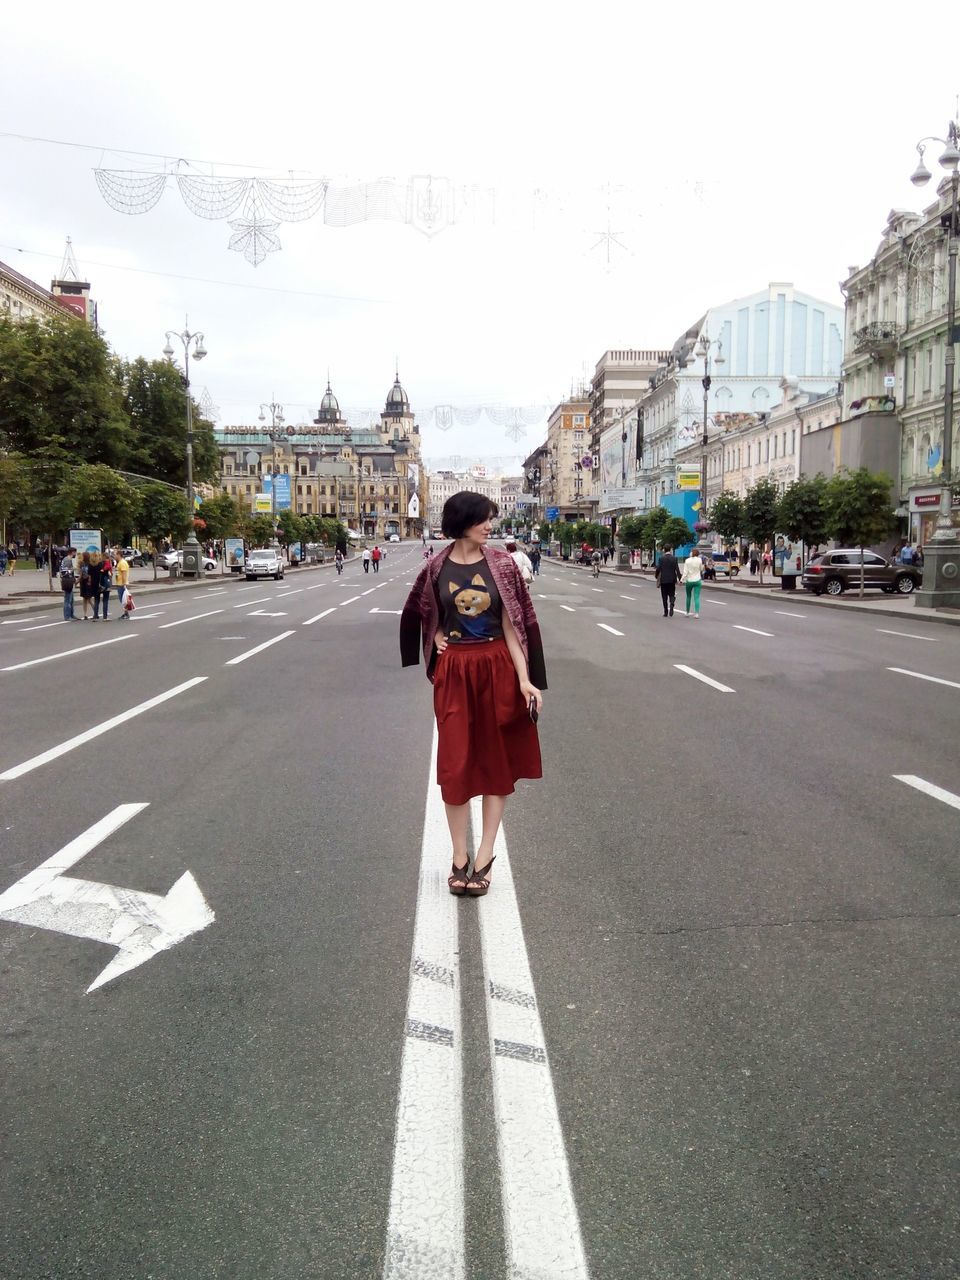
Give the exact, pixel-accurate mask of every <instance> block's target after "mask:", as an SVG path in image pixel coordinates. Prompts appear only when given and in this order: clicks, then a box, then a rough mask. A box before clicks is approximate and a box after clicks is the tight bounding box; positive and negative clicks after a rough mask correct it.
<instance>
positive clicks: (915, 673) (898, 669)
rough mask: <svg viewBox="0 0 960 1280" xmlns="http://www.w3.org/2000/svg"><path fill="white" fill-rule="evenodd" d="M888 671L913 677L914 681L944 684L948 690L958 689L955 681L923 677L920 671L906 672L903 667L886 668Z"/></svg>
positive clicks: (959, 686)
mask: <svg viewBox="0 0 960 1280" xmlns="http://www.w3.org/2000/svg"><path fill="white" fill-rule="evenodd" d="M887 670H888V671H896V672H897V674H898V675H901V676H913V678H914V679H915V680H929V681H930V683H931V684H945V685H947V686H948V687H949V688H950V689H960V684H958V683H957V682H956V680H941V678H940V677H939V676H925V675H924V674H923V672H921V671H908V670H907V669H906V668H905V667H887Z"/></svg>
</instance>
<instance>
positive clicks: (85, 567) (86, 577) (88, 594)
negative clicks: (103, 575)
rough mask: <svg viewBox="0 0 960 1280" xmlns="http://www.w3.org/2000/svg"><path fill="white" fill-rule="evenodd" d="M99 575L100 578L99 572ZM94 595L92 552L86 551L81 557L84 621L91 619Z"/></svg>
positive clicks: (81, 597)
mask: <svg viewBox="0 0 960 1280" xmlns="http://www.w3.org/2000/svg"><path fill="white" fill-rule="evenodd" d="M97 576H98V578H99V574H98V575H97ZM93 596H94V586H93V565H92V564H91V563H90V552H89V551H84V553H83V555H82V556H81V557H80V601H81V603H82V605H83V620H84V622H88V621H89V619H90V601H91V600H92V599H93Z"/></svg>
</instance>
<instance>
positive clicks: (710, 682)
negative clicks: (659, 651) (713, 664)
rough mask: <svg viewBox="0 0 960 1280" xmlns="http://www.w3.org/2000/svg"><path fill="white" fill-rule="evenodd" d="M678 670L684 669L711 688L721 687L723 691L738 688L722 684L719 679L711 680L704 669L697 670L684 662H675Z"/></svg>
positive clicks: (727, 691) (734, 691) (733, 690)
mask: <svg viewBox="0 0 960 1280" xmlns="http://www.w3.org/2000/svg"><path fill="white" fill-rule="evenodd" d="M673 665H674V666H675V667H676V669H677V670H678V671H683V672H684V673H685V674H686V675H688V676H693V678H694V680H702V681H703V683H704V684H708V685H710V687H711V689H719V690H720V692H721V693H736V692H737V691H736V689H731V688H730V686H729V685H728V684H721V683H720V681H719V680H711V678H710V677H709V676H705V675H704V674H703V672H702V671H697V670H695V669H694V668H693V667H685V666H684V665H683V663H682V662H675V663H674V664H673Z"/></svg>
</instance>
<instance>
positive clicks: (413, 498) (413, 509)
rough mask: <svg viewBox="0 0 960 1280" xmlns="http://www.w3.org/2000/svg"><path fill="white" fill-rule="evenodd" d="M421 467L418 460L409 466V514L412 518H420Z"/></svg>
mask: <svg viewBox="0 0 960 1280" xmlns="http://www.w3.org/2000/svg"><path fill="white" fill-rule="evenodd" d="M419 489H420V467H419V465H418V464H417V463H416V462H411V463H409V465H408V466H407V515H408V516H409V517H410V519H412V520H418V519H419V518H420V493H419Z"/></svg>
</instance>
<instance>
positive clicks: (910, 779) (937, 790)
mask: <svg viewBox="0 0 960 1280" xmlns="http://www.w3.org/2000/svg"><path fill="white" fill-rule="evenodd" d="M893 776H894V777H895V778H896V780H897V781H898V782H905V783H906V784H907V786H908V787H916V789H917V790H918V791H922V792H924V794H925V795H928V796H933V798H934V800H942V801H943V803H944V804H949V805H952V807H953V808H954V809H960V796H955V795H954V794H953V792H952V791H945V790H944V789H943V787H937V786H935V785H934V784H933V783H932V782H926V781H925V780H924V779H923V778H918V777H917V776H916V774H913V773H895V774H894V775H893Z"/></svg>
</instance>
